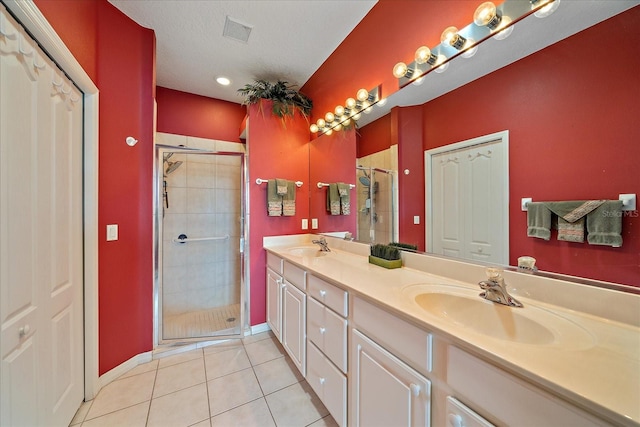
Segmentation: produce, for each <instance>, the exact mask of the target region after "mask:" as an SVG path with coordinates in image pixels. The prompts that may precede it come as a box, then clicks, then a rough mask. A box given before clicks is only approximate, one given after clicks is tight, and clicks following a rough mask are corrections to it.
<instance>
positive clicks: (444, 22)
mask: <svg viewBox="0 0 640 427" xmlns="http://www.w3.org/2000/svg"><path fill="white" fill-rule="evenodd" d="M480 3H481V1H479V0H456V1H451V0H428V1H425V0H379V1H378V3H376V5H375V6H374V7H373V8H372V9H371V10H370V11H369V13H368V14H367V15H366V16H365V18H364V19H363V20H362V21H361V22H360V23H359V24H358V25H357V26H356V27H355V28H354V29H353V31H352V32H351V33H350V34H349V35H348V36H347V38H346V39H345V40H344V41H343V42H342V43H341V44H340V45H339V46H338V48H337V49H336V50H335V51H334V52H333V53H332V54H331V56H330V57H329V58H327V60H326V61H325V62H324V63H323V64H322V66H321V67H320V68H319V69H318V70H317V71H316V72H315V73H314V74H313V75H312V76H311V78H310V79H309V80H308V81H307V82H306V83H305V84H304V86H302V88H301V90H302V92H304V93H305V94H306V95H308V96H309V97H310V98H311V99H313V102H314V104H313V105H314V108H313V114H312V121H313V122H315V121H316V120H317V119H318V118H320V117H324V115H325V113H326V112H327V111H332V112H333V110H334V109H335V107H336V105H344V102H345V100H346V99H347V98H349V97H355V94H356V92H357V91H358V89H360V88H363V87H364V88H365V89H367V90H369V89H372V88H374V87H376V86H378V85H382V96H383V97H387V96H389V95H390V94H392V93H393V92H395V91H397V90H398V81H397V79H396V78H395V77H393V74H392V72H391V70H392V69H393V66H394V65H395V64H396V63H397V62H399V61H405V62H406V63H410V62H411V61H413V55H414V52H415V50H416V49H417V48H418V47H419V46H422V45H424V44H426V45H427V46H435V45H437V44H439V43H440V35H441V34H442V31H443V30H444V29H445V28H447V27H448V26H450V25H455V26H457V27H458V28H463V27H465V26H466V25H468V24H469V23H470V22H472V21H473V13H474V12H475V10H476V8H477V7H478V5H479V4H480ZM498 3H500V2H496V4H498Z"/></svg>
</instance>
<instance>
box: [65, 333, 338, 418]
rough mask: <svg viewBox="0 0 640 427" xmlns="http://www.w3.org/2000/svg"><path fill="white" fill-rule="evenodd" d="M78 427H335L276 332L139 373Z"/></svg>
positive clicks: (120, 383) (108, 390)
mask: <svg viewBox="0 0 640 427" xmlns="http://www.w3.org/2000/svg"><path fill="white" fill-rule="evenodd" d="M71 425H72V426H82V427H97V426H109V427H114V426H126V427H137V426H140V427H144V426H149V427H152V426H170V427H180V426H185V427H186V426H197V427H215V426H223V427H226V426H242V427H251V426H256V427H268V426H277V427H281V426H292V427H294V426H300V427H302V426H313V427H322V426H331V427H335V426H337V424H336V422H335V421H334V420H333V418H331V415H329V413H328V411H327V409H326V408H325V407H324V406H323V405H322V403H321V402H320V400H319V399H318V397H317V396H316V395H315V394H314V392H313V391H312V390H311V387H309V385H308V384H307V382H306V381H305V380H304V379H303V378H302V376H301V375H300V373H299V372H298V370H297V369H296V367H295V366H294V365H293V363H292V362H291V360H290V359H289V357H288V356H286V354H285V352H284V350H283V348H282V346H281V345H280V343H279V342H278V341H277V340H276V339H275V337H274V336H273V334H272V333H271V332H264V333H262V334H257V335H253V336H250V337H246V338H245V339H243V340H232V341H227V342H223V343H219V344H215V345H212V346H208V347H204V348H199V349H196V350H191V351H188V352H184V353H179V354H174V355H171V356H167V357H164V358H160V359H157V360H153V361H151V362H149V363H145V364H142V365H139V366H137V367H135V368H134V369H132V370H130V371H129V372H127V373H126V374H124V375H122V376H121V377H120V378H118V379H117V380H115V381H113V382H111V383H110V384H108V385H106V386H105V387H103V388H102V390H100V392H99V393H98V395H97V396H96V398H95V399H93V400H92V401H89V402H85V403H83V404H82V406H81V407H80V409H79V410H78V412H77V414H76V416H75V418H74V419H73V421H72V422H71Z"/></svg>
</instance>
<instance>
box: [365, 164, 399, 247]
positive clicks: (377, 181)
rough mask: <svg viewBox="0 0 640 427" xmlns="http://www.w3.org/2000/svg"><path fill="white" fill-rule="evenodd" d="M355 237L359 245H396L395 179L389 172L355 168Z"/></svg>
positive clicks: (374, 168)
mask: <svg viewBox="0 0 640 427" xmlns="http://www.w3.org/2000/svg"><path fill="white" fill-rule="evenodd" d="M356 177H357V182H356V188H357V203H358V205H357V206H358V212H357V214H358V236H357V239H358V240H359V241H362V242H371V243H385V244H387V243H390V242H396V241H397V236H398V231H397V230H398V224H397V222H398V221H397V209H396V208H395V206H396V205H395V203H394V200H395V197H396V196H395V188H396V186H395V182H394V181H395V175H394V172H393V171H392V170H389V169H382V168H377V167H371V166H363V165H358V166H356Z"/></svg>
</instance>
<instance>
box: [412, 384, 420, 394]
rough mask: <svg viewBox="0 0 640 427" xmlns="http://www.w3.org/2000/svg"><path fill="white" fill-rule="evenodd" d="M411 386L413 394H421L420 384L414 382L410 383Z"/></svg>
mask: <svg viewBox="0 0 640 427" xmlns="http://www.w3.org/2000/svg"><path fill="white" fill-rule="evenodd" d="M409 388H410V389H411V394H413V395H414V396H415V397H418V396H420V386H419V385H417V384H414V383H411V384H410V385H409Z"/></svg>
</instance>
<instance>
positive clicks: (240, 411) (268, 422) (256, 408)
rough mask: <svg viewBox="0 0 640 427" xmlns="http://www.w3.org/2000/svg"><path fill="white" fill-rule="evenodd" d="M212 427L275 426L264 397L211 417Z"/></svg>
mask: <svg viewBox="0 0 640 427" xmlns="http://www.w3.org/2000/svg"><path fill="white" fill-rule="evenodd" d="M211 425H212V426H213V427H229V426H242V427H275V423H274V422H273V417H272V416H271V411H269V407H268V406H267V402H265V400H264V398H260V399H257V400H254V401H253V402H249V403H247V404H244V405H242V406H239V407H237V408H235V409H232V410H230V411H227V412H224V413H222V414H220V415H216V416H215V417H213V418H211Z"/></svg>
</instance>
